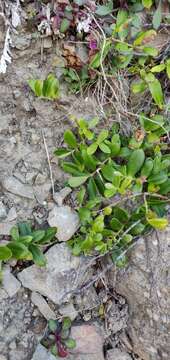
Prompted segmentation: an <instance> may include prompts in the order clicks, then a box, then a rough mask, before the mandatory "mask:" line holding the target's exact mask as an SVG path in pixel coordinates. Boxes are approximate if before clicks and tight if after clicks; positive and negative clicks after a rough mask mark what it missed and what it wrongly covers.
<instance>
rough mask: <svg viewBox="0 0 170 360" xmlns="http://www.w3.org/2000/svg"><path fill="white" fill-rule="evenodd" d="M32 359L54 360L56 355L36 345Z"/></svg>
mask: <svg viewBox="0 0 170 360" xmlns="http://www.w3.org/2000/svg"><path fill="white" fill-rule="evenodd" d="M32 360H56V357H55V356H54V355H52V354H51V353H50V352H49V351H48V350H47V349H46V348H45V347H44V346H42V345H40V344H39V345H38V346H37V348H36V350H35V353H34V355H33V357H32Z"/></svg>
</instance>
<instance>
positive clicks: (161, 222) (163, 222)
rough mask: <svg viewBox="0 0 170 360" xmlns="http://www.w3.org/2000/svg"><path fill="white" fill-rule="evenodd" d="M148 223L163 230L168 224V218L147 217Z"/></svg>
mask: <svg viewBox="0 0 170 360" xmlns="http://www.w3.org/2000/svg"><path fill="white" fill-rule="evenodd" d="M147 221H148V223H149V224H150V225H151V226H152V227H153V228H155V229H158V230H164V229H165V228H166V227H167V226H168V220H167V219H166V218H153V219H149V218H147Z"/></svg>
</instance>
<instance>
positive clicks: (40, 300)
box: [31, 291, 56, 320]
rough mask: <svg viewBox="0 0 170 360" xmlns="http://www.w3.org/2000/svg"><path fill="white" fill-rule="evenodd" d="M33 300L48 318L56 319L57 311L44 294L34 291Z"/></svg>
mask: <svg viewBox="0 0 170 360" xmlns="http://www.w3.org/2000/svg"><path fill="white" fill-rule="evenodd" d="M31 301H32V303H33V304H34V305H36V306H37V307H38V309H39V311H40V313H41V314H42V315H43V316H44V318H45V319H46V320H50V319H56V315H55V312H54V311H53V310H52V309H51V308H50V307H49V305H48V304H47V302H46V301H45V299H44V298H43V296H42V295H40V294H38V293H37V292H34V291H33V293H32V295H31Z"/></svg>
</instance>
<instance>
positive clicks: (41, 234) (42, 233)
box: [32, 230, 45, 242]
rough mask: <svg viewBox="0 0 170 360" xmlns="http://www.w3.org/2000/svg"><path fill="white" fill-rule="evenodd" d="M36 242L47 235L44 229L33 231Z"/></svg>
mask: <svg viewBox="0 0 170 360" xmlns="http://www.w3.org/2000/svg"><path fill="white" fill-rule="evenodd" d="M32 236H33V240H34V242H39V241H40V240H42V239H43V237H44V236H45V231H44V230H36V231H33V232H32Z"/></svg>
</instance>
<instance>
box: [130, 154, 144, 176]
mask: <svg viewBox="0 0 170 360" xmlns="http://www.w3.org/2000/svg"><path fill="white" fill-rule="evenodd" d="M144 160H145V154H144V151H143V150H142V149H138V150H134V151H133V152H132V154H131V155H130V158H129V161H128V164H127V170H128V175H130V176H132V177H133V176H135V175H136V173H137V172H138V171H139V170H140V169H141V167H142V165H143V163H144Z"/></svg>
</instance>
